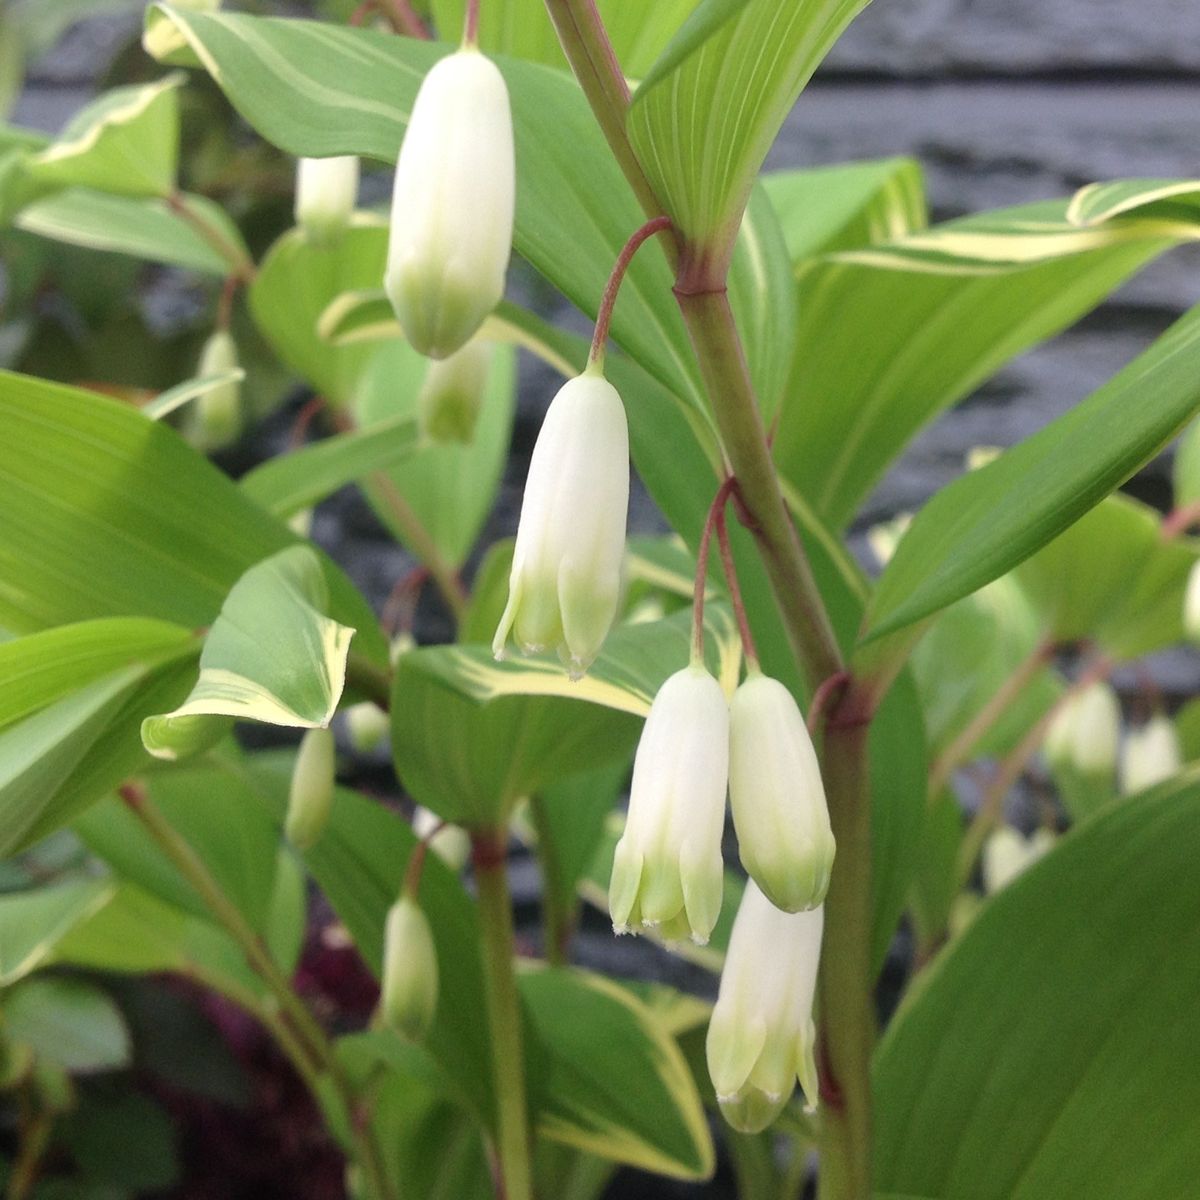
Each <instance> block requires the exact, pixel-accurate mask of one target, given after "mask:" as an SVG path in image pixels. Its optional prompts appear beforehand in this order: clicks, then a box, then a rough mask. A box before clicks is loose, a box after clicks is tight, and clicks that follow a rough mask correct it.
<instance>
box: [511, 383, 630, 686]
mask: <svg viewBox="0 0 1200 1200" xmlns="http://www.w3.org/2000/svg"><path fill="white" fill-rule="evenodd" d="M628 508H629V430H628V427H627V425H626V423H625V409H624V407H623V406H622V404H621V397H620V396H618V395H617V391H616V389H615V388H614V387H613V386H612V384H610V383H609V382H608V381H607V380H606V379H604V378H603V377H602V376H600V375H598V374H591V373H586V374H583V375H580V376H578V377H577V378H575V379H571V380H569V381H568V382H567V383H565V384H563V386H562V388H561V389H560V390H559V392H558V395H557V396H555V397H554V399H553V400H552V401H551V403H550V408H549V411H548V412H547V413H546V419H545V421H544V422H543V424H542V429H541V432H540V433H539V434H538V439H537V444H536V445H535V446H534V448H533V457H532V459H531V461H530V463H529V476H528V478H527V479H526V481H525V499H524V502H523V504H522V506H521V520H520V524H519V525H518V527H517V544H516V548H515V549H514V551H513V565H512V574H511V575H510V576H509V581H508V604H507V605H506V606H505V609H504V614H503V616H501V618H500V625H499V628H497V630H496V636H495V638H494V639H493V641H492V650H493V652H494V653H495V655H496V657H497V658H502V657H503V656H504V647H505V644H506V643H507V641H508V635H509V633H510V631H511V632H512V633H513V634H514V635H515V636H516V640H517V644H518V645H519V646H520V647H521V649H522V650H524V651H525V652H526V653H536V652H537V651H540V650H545V649H548V648H549V647H551V646H554V647H557V649H558V653H559V657H560V658H561V659H562V660H563V662H564V663H566V664H567V667H568V669H569V670H570V673H571V677H572V678H573V679H578V678H580V677H581V676H582V675H583V673H584V672H585V671H586V670H587V668H588V667H589V666H590V665H591V662H592V660H593V659H594V658H595V657H596V655H597V654H598V653H599V652H600V647H601V645H602V644H603V642H604V638H605V636H606V635H607V633H608V630H609V628H610V626H611V625H612V623H613V618H614V617H615V616H616V615H617V603H618V601H619V599H620V592H621V562H622V558H623V557H624V552H625V518H626V514H627V510H628Z"/></svg>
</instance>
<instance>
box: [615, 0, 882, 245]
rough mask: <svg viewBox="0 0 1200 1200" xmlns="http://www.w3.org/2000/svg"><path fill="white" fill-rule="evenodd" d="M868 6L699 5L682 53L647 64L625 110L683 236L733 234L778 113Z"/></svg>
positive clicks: (848, 0)
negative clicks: (649, 68)
mask: <svg viewBox="0 0 1200 1200" xmlns="http://www.w3.org/2000/svg"><path fill="white" fill-rule="evenodd" d="M865 6H866V0H805V2H803V3H796V4H783V5H781V4H779V3H778V2H777V0H749V3H746V4H743V5H740V6H739V7H740V11H738V12H737V14H736V16H733V17H732V18H731V19H725V18H729V12H728V11H725V10H730V9H732V7H734V6H733V5H731V4H728V3H724V4H723V3H719V2H718V3H713V2H710V3H708V4H706V5H705V6H704V7H703V8H700V9H698V10H697V11H696V13H695V14H694V15H693V18H692V20H693V22H695V24H694V26H692V27H691V29H690V30H689V31H688V32H686V33H684V34H683V35H682V39H683V40H682V42H681V51H682V54H669V55H668V58H667V61H666V65H665V68H664V69H663V70H661V71H660V70H655V71H654V72H652V74H651V77H650V78H649V79H648V80H647V81H646V83H645V84H643V85H642V87H641V88H639V89H638V91H637V93H636V95H635V96H634V99H633V106H632V108H631V109H630V111H629V117H628V127H629V136H630V140H631V141H632V143H633V147H634V149H635V151H637V154H638V157H639V159H640V160H641V161H642V163H643V164H644V166H645V168H646V172H647V174H648V176H649V178H650V182H651V183H652V184H653V186H654V189H655V192H656V193H657V195H658V196H659V197H660V198H661V199H662V201H663V203H664V204H665V205H666V207H667V211H668V212H670V214H671V215H672V217H673V218H674V220H675V224H676V226H677V227H678V228H679V230H680V232H681V233H682V234H683V235H684V237H685V238H687V239H688V240H692V241H696V242H698V243H700V244H701V245H707V244H711V243H712V242H713V241H714V240H715V241H716V242H717V244H718V245H720V244H722V243H723V242H724V240H725V239H726V238H728V239H729V240H730V241H732V235H733V234H734V233H735V232H736V230H737V226H738V222H739V221H740V219H741V215H742V210H743V208H744V207H745V205H746V201H747V199H748V198H749V195H750V189H751V187H752V185H753V183H754V179H755V177H756V176H757V174H758V171H759V168H760V167H761V166H762V163H763V159H764V158H765V157H766V154H767V150H768V149H769V148H770V146H771V143H772V142H773V141H774V140H775V135H776V133H777V132H778V131H779V127H780V126H781V125H782V124H783V121H784V118H785V117H786V116H787V114H788V112H789V111H791V108H792V105H793V104H794V103H795V102H796V97H797V96H799V94H800V91H801V89H802V88H803V87H804V85H805V84H806V83H807V82H808V80H809V78H810V76H811V75H812V73H813V71H814V70H816V68H817V65H818V64H819V63H820V61H821V59H822V58H824V56H825V54H826V53H827V52H828V50H829V48H830V46H832V45H833V43H834V41H835V40H836V39H837V37H838V35H839V34H840V33H841V31H842V30H843V29H844V28H845V26H846V25H847V24H848V23H849V21H850V19H851V18H852V17H853V16H854V15H855V14H856V13H857V12H859V11H860V10H861V9H862V8H864V7H865ZM722 19H723V23H719V22H720V21H721V20H722ZM718 26H719V27H718ZM714 30H715V31H714ZM696 35H698V36H696ZM705 35H707V36H705ZM699 37H703V38H704V40H703V41H702V42H699ZM697 42H699V47H698V48H694V47H695V45H696V43H697ZM682 55H686V57H683V56H682Z"/></svg>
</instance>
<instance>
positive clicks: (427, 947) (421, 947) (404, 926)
mask: <svg viewBox="0 0 1200 1200" xmlns="http://www.w3.org/2000/svg"><path fill="white" fill-rule="evenodd" d="M437 997H438V964H437V949H436V948H435V946H434V941H433V930H432V929H431V928H430V926H429V918H428V917H426V915H425V912H424V910H423V909H422V908H421V906H420V905H419V904H418V903H417V902H416V901H415V900H413V899H412V898H411V897H409V896H407V895H405V896H401V897H400V899H399V900H397V901H396V903H395V904H393V905H392V907H391V908H390V909H389V910H388V915H387V920H386V921H385V922H384V927H383V986H382V989H381V991H380V996H379V1012H380V1016H381V1017H382V1019H383V1022H384V1024H385V1025H386V1026H387V1027H388V1028H389V1029H394V1030H395V1031H396V1032H397V1033H399V1034H401V1035H402V1036H403V1037H406V1038H409V1039H410V1040H411V1041H414V1042H419V1041H423V1040H424V1038H425V1035H426V1034H427V1033H428V1032H429V1027H430V1026H431V1025H432V1024H433V1018H434V1014H435V1013H436V1011H437Z"/></svg>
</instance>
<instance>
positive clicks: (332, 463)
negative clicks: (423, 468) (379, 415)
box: [238, 412, 417, 517]
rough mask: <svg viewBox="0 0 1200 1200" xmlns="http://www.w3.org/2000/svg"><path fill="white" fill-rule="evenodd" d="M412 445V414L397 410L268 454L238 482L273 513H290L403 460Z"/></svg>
mask: <svg viewBox="0 0 1200 1200" xmlns="http://www.w3.org/2000/svg"><path fill="white" fill-rule="evenodd" d="M416 448H417V422H416V419H415V418H414V417H412V416H410V415H409V414H408V413H407V412H402V413H399V414H397V415H396V416H394V417H390V418H386V419H384V420H381V421H378V422H376V423H375V424H373V425H372V426H371V427H370V428H368V429H355V430H352V431H351V432H349V433H339V434H335V435H334V436H333V437H329V438H323V439H322V440H321V441H318V442H314V443H313V444H312V445H310V446H304V447H303V448H302V449H299V450H293V451H290V452H289V453H287V454H280V455H278V456H277V457H275V458H269V459H267V461H266V462H265V463H263V464H262V465H261V466H257V467H255V468H254V470H252V471H249V472H248V473H247V474H245V475H243V476H242V478H241V479H240V480H239V481H238V486H239V487H240V488H241V489H242V491H243V492H245V493H246V495H247V496H249V497H250V499H251V500H253V501H254V502H255V504H258V505H260V506H261V507H263V508H265V509H266V510H267V511H268V512H269V513H271V514H273V515H274V516H276V517H290V516H292V515H293V514H294V513H298V512H300V511H301V510H302V509H305V508H311V507H312V505H314V504H317V503H318V502H319V501H321V500H324V499H325V498H326V496H331V495H333V493H334V492H336V491H337V490H338V489H339V488H341V487H344V486H345V485H346V484H348V483H357V482H358V481H359V480H361V479H365V478H366V477H367V476H368V475H370V474H371V473H372V472H373V471H381V470H386V469H387V468H389V467H392V466H395V465H396V464H397V463H400V462H403V461H404V460H405V459H406V458H408V457H409V456H410V455H412V454H413V453H414V452H415V450H416Z"/></svg>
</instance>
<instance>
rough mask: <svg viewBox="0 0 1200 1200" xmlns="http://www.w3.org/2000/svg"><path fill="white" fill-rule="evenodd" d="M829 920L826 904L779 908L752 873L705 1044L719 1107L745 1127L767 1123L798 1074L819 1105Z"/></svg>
mask: <svg viewBox="0 0 1200 1200" xmlns="http://www.w3.org/2000/svg"><path fill="white" fill-rule="evenodd" d="M824 920H825V910H824V909H823V908H815V909H813V910H811V911H810V912H802V913H784V912H780V911H779V909H777V908H776V907H775V906H774V905H773V904H772V903H771V902H770V901H769V900H768V899H767V898H766V897H765V896H764V895H763V894H762V892H761V891H759V889H758V888H757V887H756V886H755V884H754V881H753V880H750V881H749V882H748V883H747V884H746V894H745V895H744V896H743V897H742V903H741V906H740V907H739V908H738V913H737V917H736V919H735V920H734V923H733V933H732V935H731V936H730V939H729V951H728V953H727V954H726V955H725V968H724V970H723V971H722V972H721V987H720V991H719V993H718V995H717V1003H716V1007H715V1008H714V1009H713V1014H712V1020H711V1021H710V1022H709V1025H708V1041H707V1046H706V1049H707V1052H708V1073H709V1075H710V1076H711V1077H712V1082H713V1088H714V1089H715V1091H716V1093H717V1101H718V1102H719V1103H720V1105H721V1112H722V1113H724V1115H725V1119H726V1120H727V1121H728V1122H729V1123H730V1125H732V1126H733V1127H734V1128H735V1129H739V1130H741V1131H742V1132H743V1133H758V1132H759V1131H760V1130H762V1129H765V1128H766V1127H767V1126H768V1125H770V1124H771V1122H772V1121H774V1120H775V1118H776V1117H777V1116H779V1114H780V1113H781V1112H782V1111H783V1108H784V1106H785V1105H786V1104H787V1102H788V1100H789V1099H791V1095H792V1092H793V1090H794V1089H795V1086H796V1080H797V1079H799V1081H800V1084H801V1086H802V1087H803V1088H804V1094H805V1096H806V1097H807V1099H808V1106H809V1107H810V1108H812V1107H815V1106H816V1103H817V1064H816V1055H815V1047H816V1030H815V1028H814V1026H813V1018H812V1009H813V996H814V994H815V993H816V988H817V968H818V966H819V964H820V960H821V931H822V928H823V926H824Z"/></svg>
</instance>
